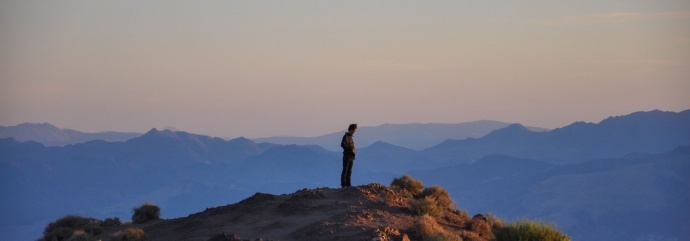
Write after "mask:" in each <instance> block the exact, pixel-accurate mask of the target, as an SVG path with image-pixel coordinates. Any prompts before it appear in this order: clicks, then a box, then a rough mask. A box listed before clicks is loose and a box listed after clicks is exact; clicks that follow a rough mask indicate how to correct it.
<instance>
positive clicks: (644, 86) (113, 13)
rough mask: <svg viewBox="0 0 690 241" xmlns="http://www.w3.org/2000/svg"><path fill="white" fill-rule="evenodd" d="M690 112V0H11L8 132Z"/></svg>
mask: <svg viewBox="0 0 690 241" xmlns="http://www.w3.org/2000/svg"><path fill="white" fill-rule="evenodd" d="M654 109H660V110H665V111H676V112H678V111H682V110H686V109H690V1H686V0H678V1H664V0H661V1H634V0H633V1H617V0H614V1H589V0H586V1H175V0H171V1H126V0H125V1H31V0H28V1H14V0H0V125H2V126H11V125H17V124H20V123H24V122H31V123H43V122H48V123H51V124H53V125H56V126H58V127H61V128H70V129H75V130H80V131H87V132H100V131H129V132H146V131H148V130H150V129H151V128H159V129H160V128H166V127H174V128H176V129H179V130H184V131H188V132H192V133H199V134H205V135H211V136H219V137H225V138H234V137H239V136H244V137H249V138H252V137H269V136H280V135H290V136H318V135H321V134H326V133H331V132H334V131H340V130H342V131H344V130H345V129H346V128H347V126H348V124H350V123H359V125H360V126H377V125H381V124H384V123H397V124H405V123H461V122H468V121H476V120H498V121H504V122H510V123H522V124H524V125H529V126H539V127H545V128H557V127H562V126H565V125H568V124H571V123H573V122H576V121H585V122H594V123H598V122H599V121H601V120H603V119H605V118H607V117H609V116H618V115H625V114H629V113H632V112H636V111H649V110H654Z"/></svg>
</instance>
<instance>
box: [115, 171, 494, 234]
mask: <svg viewBox="0 0 690 241" xmlns="http://www.w3.org/2000/svg"><path fill="white" fill-rule="evenodd" d="M411 200H413V198H412V197H411V195H409V194H406V193H405V191H404V190H397V189H393V188H389V187H387V186H384V185H381V184H377V183H370V184H367V185H362V186H356V187H350V188H338V189H334V188H316V189H302V190H299V191H297V192H295V193H292V194H283V195H272V194H265V193H256V194H255V195H253V196H251V197H249V198H247V199H245V200H242V201H240V202H238V203H236V204H232V205H227V206H221V207H215V208H208V209H206V210H205V211H203V212H199V213H195V214H191V215H189V216H188V217H183V218H176V219H169V220H156V221H150V222H147V223H144V224H129V223H126V224H123V225H120V226H115V227H109V228H107V229H106V230H105V233H104V236H105V237H108V236H112V234H113V233H117V232H120V233H122V232H124V231H125V230H128V229H141V230H143V231H144V232H145V233H146V235H147V236H148V240H150V241H158V240H160V241H163V240H165V241H170V240H180V241H182V240H185V241H227V240H250V241H254V240H314V241H318V240H327V241H337V240H348V241H352V240H366V241H369V240H376V241H388V240H390V241H394V240H395V241H398V240H419V238H418V235H419V234H418V232H419V231H418V230H419V229H418V228H415V222H417V221H416V220H418V219H419V218H420V217H419V216H418V215H415V213H414V211H413V210H412V209H411V208H410V205H409V203H410V201H411ZM478 217H479V218H478ZM436 222H437V223H438V226H440V227H441V228H442V229H444V230H449V231H451V232H452V233H455V234H457V235H458V236H459V237H466V238H471V239H469V240H486V239H488V238H489V237H482V236H486V234H485V233H484V234H483V233H480V232H479V231H480V230H478V228H477V227H481V226H482V225H478V222H484V223H486V222H487V221H486V218H484V216H483V215H476V216H475V217H474V218H472V219H470V218H467V215H466V214H465V213H464V212H462V211H457V210H454V209H453V208H445V210H444V211H443V212H442V214H441V215H439V216H437V218H436ZM484 226H486V225H484ZM483 229H486V228H483Z"/></svg>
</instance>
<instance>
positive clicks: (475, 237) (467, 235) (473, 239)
mask: <svg viewBox="0 0 690 241" xmlns="http://www.w3.org/2000/svg"><path fill="white" fill-rule="evenodd" d="M460 237H461V238H462V240H463V241H486V240H487V239H485V238H482V237H479V234H477V233H473V232H471V231H467V230H462V231H460Z"/></svg>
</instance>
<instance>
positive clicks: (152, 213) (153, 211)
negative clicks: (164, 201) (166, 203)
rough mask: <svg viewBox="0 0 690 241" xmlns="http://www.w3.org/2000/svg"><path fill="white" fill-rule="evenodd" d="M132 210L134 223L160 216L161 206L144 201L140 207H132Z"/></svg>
mask: <svg viewBox="0 0 690 241" xmlns="http://www.w3.org/2000/svg"><path fill="white" fill-rule="evenodd" d="M133 212H134V214H132V223H135V224H140V223H145V222H148V221H153V220H158V219H160V216H161V208H159V207H158V206H156V205H155V204H151V203H144V204H143V205H141V207H138V208H134V210H133Z"/></svg>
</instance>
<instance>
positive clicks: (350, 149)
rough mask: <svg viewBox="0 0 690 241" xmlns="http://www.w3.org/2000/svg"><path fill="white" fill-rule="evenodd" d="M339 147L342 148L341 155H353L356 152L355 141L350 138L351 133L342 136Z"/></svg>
mask: <svg viewBox="0 0 690 241" xmlns="http://www.w3.org/2000/svg"><path fill="white" fill-rule="evenodd" d="M340 147H342V148H343V155H347V156H354V155H355V153H356V152H357V149H356V148H355V141H354V140H352V135H351V134H350V133H349V132H348V133H345V135H344V136H343V140H342V141H340Z"/></svg>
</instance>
